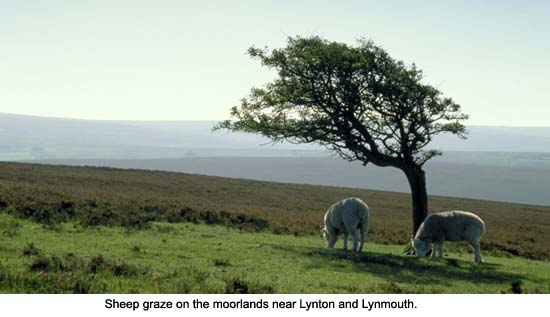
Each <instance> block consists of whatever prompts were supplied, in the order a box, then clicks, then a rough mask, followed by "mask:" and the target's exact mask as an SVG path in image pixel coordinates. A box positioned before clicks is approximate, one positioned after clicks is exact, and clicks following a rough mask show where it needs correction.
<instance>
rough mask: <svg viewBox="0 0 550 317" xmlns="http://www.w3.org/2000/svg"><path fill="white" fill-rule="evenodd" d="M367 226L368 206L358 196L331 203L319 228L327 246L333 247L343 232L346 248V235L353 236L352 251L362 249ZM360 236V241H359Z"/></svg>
mask: <svg viewBox="0 0 550 317" xmlns="http://www.w3.org/2000/svg"><path fill="white" fill-rule="evenodd" d="M368 227H369V207H368V206H367V204H365V203H364V202H363V201H362V200H361V199H359V198H346V199H344V200H341V201H339V202H337V203H335V204H334V205H332V206H331V207H330V208H329V209H328V210H327V212H326V214H325V227H324V228H322V229H321V232H322V234H323V237H324V238H325V240H326V241H327V248H333V247H334V244H335V243H336V240H338V236H339V235H340V234H341V233H343V234H344V250H347V249H348V237H349V235H350V234H351V236H352V237H353V248H352V250H353V251H357V245H358V244H359V252H361V251H363V244H364V242H365V236H366V235H367V230H368ZM359 238H361V241H359Z"/></svg>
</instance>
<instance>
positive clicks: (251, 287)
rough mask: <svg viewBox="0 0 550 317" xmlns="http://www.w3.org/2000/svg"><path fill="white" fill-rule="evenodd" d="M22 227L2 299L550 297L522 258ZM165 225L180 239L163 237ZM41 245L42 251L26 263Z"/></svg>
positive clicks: (215, 233) (245, 236)
mask: <svg viewBox="0 0 550 317" xmlns="http://www.w3.org/2000/svg"><path fill="white" fill-rule="evenodd" d="M10 219H13V216H9V215H6V214H0V220H1V221H4V220H10ZM19 221H20V223H21V230H20V234H19V235H18V236H15V237H9V238H6V239H4V240H3V243H2V248H0V259H1V261H0V292H2V293H29V292H32V293H276V292H277V293H279V292H280V293H472V292H475V293H501V292H503V293H512V292H521V293H548V292H550V288H549V286H550V283H549V282H550V262H548V261H533V260H527V259H524V258H519V257H510V258H508V257H495V256H492V255H491V254H484V259H485V260H486V263H484V264H475V263H473V261H472V254H471V252H469V253H456V252H452V251H451V252H448V254H447V255H446V258H444V259H428V258H420V259H419V258H416V257H412V256H406V255H403V254H402V252H401V251H402V247H401V246H394V245H379V244H374V243H371V242H370V241H369V242H368V243H367V244H366V245H365V252H364V253H358V254H354V253H351V252H344V251H342V250H339V249H326V248H325V247H324V241H323V240H322V239H321V238H319V237H317V236H301V237H296V236H294V235H282V234H279V235H274V234H270V233H266V232H245V231H242V230H238V229H235V228H227V227H223V226H218V225H206V224H190V223H181V224H168V223H155V224H154V225H153V227H152V228H150V229H147V228H145V229H141V230H139V231H138V230H132V231H128V230H126V229H125V228H120V227H114V226H113V227H75V226H74V224H72V223H71V224H61V225H60V229H59V231H56V232H53V231H51V230H49V229H47V228H44V227H42V226H36V224H35V223H34V222H31V221H29V220H19ZM157 225H163V226H172V227H173V228H174V230H172V231H169V232H159V231H157V230H155V229H154V227H155V226H157ZM367 237H368V236H367ZM31 238H32V239H33V241H38V242H35V244H34V247H33V248H34V249H38V250H40V251H39V252H38V253H37V254H35V255H29V256H21V250H24V249H27V248H28V245H29V243H28V242H27V241H29V240H30V239H31ZM163 239H165V240H166V242H162V240H163ZM135 245H139V246H140V252H139V253H136V252H134V251H133V250H132V246H135Z"/></svg>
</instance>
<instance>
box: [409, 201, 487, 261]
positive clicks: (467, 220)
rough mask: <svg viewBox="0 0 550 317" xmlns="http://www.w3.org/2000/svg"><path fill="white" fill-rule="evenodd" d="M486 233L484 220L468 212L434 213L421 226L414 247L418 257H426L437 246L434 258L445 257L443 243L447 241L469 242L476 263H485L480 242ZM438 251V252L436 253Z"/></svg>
mask: <svg viewBox="0 0 550 317" xmlns="http://www.w3.org/2000/svg"><path fill="white" fill-rule="evenodd" d="M484 233H485V223H484V222H483V220H482V219H481V218H480V217H479V216H477V215H475V214H473V213H471V212H467V211H446V212H440V213H433V214H430V215H429V216H428V217H426V220H424V222H423V223H422V224H421V225H420V227H419V228H418V231H417V232H416V235H415V237H414V239H413V240H412V246H413V248H414V250H415V253H416V255H417V256H424V255H426V253H427V252H428V251H429V250H430V248H431V244H432V243H433V244H434V245H435V247H434V250H432V257H435V256H437V257H443V243H444V242H445V240H447V241H468V242H469V243H470V245H471V246H472V248H473V249H474V254H475V255H474V261H475V262H477V263H480V262H483V260H482V258H481V252H480V248H479V240H480V239H481V236H483V234H484ZM436 251H437V252H436ZM436 253H437V254H436Z"/></svg>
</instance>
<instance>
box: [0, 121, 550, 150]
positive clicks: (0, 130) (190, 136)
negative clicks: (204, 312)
mask: <svg viewBox="0 0 550 317" xmlns="http://www.w3.org/2000/svg"><path fill="white" fill-rule="evenodd" d="M215 123H216V122H215V121H100V120H77V119H60V118H45V117H35V116H23V115H13V114H0V160H32V159H58V158H62V159H70V158H87V159H90V158H104V159H139V158H181V157H198V156H210V157H211V156H327V155H328V152H327V151H326V150H325V149H324V148H321V147H319V146H314V145H293V144H289V143H280V144H276V145H267V146H262V145H265V144H267V143H269V140H267V139H265V138H262V137H260V136H257V135H250V134H242V133H226V132H222V131H220V132H216V133H213V132H212V131H211V128H212V126H213V125H214V124H215ZM468 130H469V131H470V135H469V138H468V140H465V141H464V140H460V139H458V138H456V137H455V136H446V135H443V136H439V137H437V138H435V139H434V141H433V144H432V146H433V147H434V148H440V149H443V150H445V151H499V152H546V153H550V127H539V128H531V127H488V126H470V127H468Z"/></svg>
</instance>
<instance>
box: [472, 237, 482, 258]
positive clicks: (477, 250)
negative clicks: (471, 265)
mask: <svg viewBox="0 0 550 317" xmlns="http://www.w3.org/2000/svg"><path fill="white" fill-rule="evenodd" d="M471 244H472V248H474V262H476V263H482V262H483V259H482V258H481V250H480V246H479V241H475V242H472V243H471Z"/></svg>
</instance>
